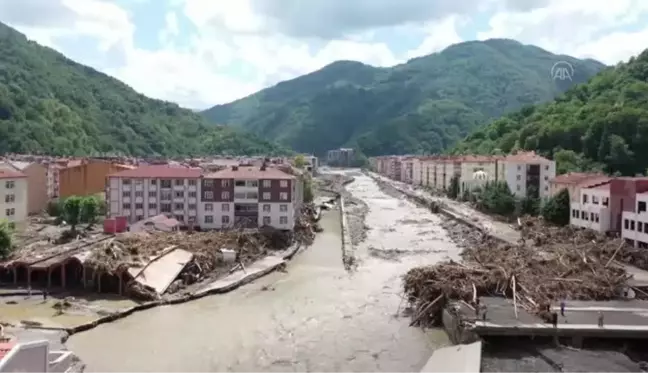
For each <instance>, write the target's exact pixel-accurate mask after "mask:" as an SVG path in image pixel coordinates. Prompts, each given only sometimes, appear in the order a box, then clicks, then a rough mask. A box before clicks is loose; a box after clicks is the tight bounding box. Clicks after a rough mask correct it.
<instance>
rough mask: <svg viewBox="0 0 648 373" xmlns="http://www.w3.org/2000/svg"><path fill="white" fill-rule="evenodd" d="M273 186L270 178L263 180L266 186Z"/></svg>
mask: <svg viewBox="0 0 648 373" xmlns="http://www.w3.org/2000/svg"><path fill="white" fill-rule="evenodd" d="M271 186H272V182H271V181H270V180H263V187H264V188H270V187H271Z"/></svg>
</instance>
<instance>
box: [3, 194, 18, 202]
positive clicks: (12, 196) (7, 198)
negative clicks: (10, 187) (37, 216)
mask: <svg viewBox="0 0 648 373" xmlns="http://www.w3.org/2000/svg"><path fill="white" fill-rule="evenodd" d="M15 201H16V195H15V194H7V195H6V196H5V202H7V203H11V202H15Z"/></svg>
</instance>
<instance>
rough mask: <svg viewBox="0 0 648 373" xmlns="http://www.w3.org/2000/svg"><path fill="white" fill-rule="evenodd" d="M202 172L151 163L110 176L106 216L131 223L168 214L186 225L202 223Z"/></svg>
mask: <svg viewBox="0 0 648 373" xmlns="http://www.w3.org/2000/svg"><path fill="white" fill-rule="evenodd" d="M201 176H202V171H201V170H200V169H198V168H187V167H183V166H169V165H151V166H141V167H138V168H135V169H131V170H125V171H120V172H117V173H113V174H110V175H108V177H107V178H105V179H104V180H106V184H105V188H106V189H105V190H106V215H107V217H109V218H117V217H126V218H127V220H128V222H129V223H130V224H133V223H135V222H138V221H141V220H144V219H148V218H152V217H154V216H157V215H158V214H165V215H167V216H169V217H172V218H174V219H175V220H177V221H178V222H179V223H180V224H181V225H182V226H194V225H196V224H197V222H198V204H199V198H198V197H199V193H200V180H201Z"/></svg>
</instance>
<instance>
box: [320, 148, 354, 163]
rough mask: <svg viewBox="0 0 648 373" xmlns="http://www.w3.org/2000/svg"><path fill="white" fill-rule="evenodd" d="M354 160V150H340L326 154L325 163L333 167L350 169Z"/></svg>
mask: <svg viewBox="0 0 648 373" xmlns="http://www.w3.org/2000/svg"><path fill="white" fill-rule="evenodd" d="M354 160H355V150H353V149H351V148H340V149H335V150H329V151H328V152H327V153H326V163H327V164H328V165H329V166H334V167H350V166H351V165H352V164H353V161H354Z"/></svg>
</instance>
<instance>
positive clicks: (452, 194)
mask: <svg viewBox="0 0 648 373" xmlns="http://www.w3.org/2000/svg"><path fill="white" fill-rule="evenodd" d="M448 197H449V198H452V199H457V197H459V176H458V175H453V176H452V178H451V179H450V187H449V188H448Z"/></svg>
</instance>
